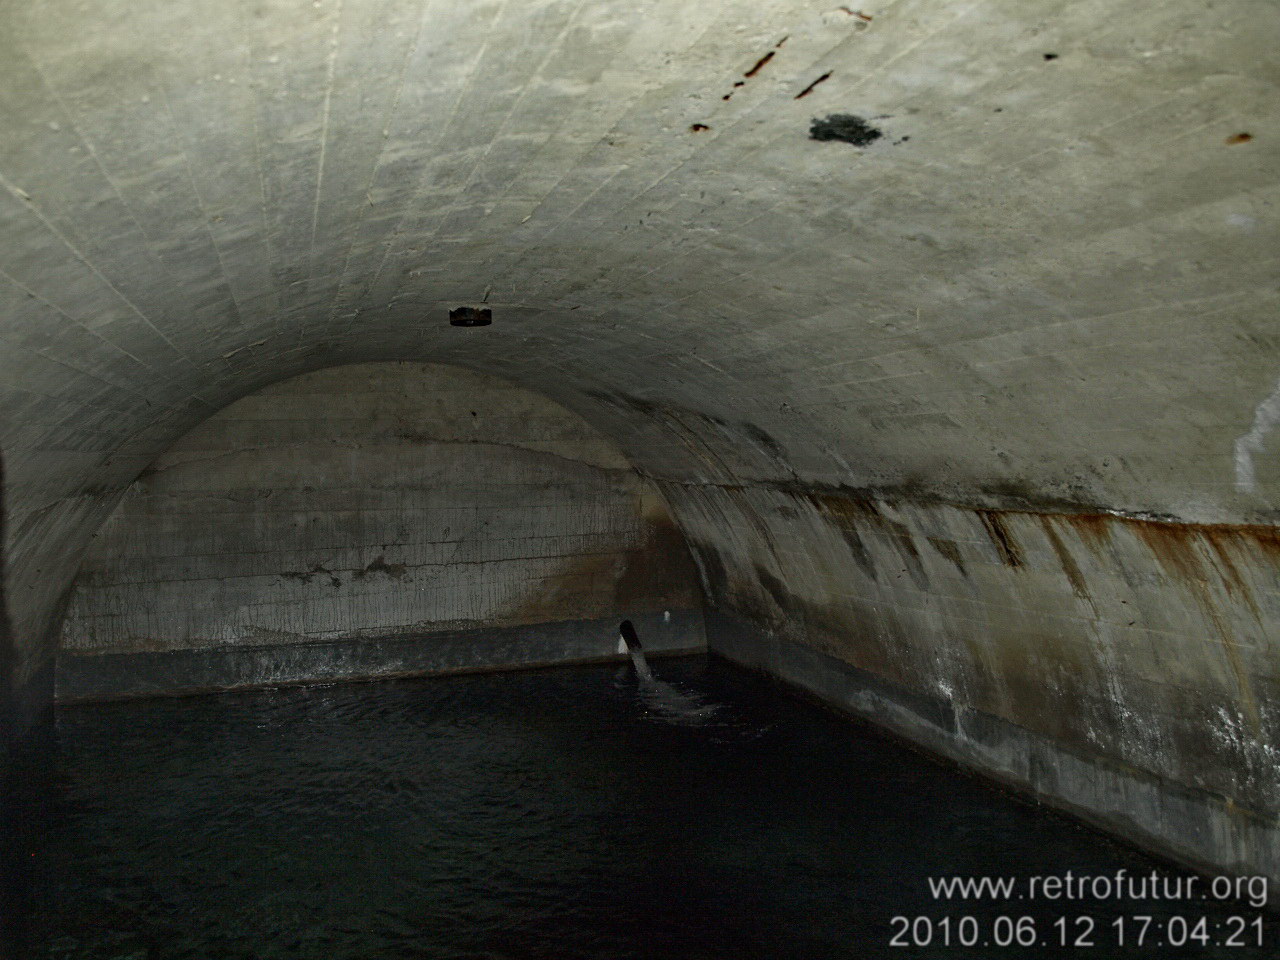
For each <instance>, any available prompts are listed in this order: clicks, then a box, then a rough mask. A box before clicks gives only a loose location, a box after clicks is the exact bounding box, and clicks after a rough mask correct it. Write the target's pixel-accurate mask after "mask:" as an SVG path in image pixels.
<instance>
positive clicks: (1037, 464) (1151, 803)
mask: <svg viewBox="0 0 1280 960" xmlns="http://www.w3.org/2000/svg"><path fill="white" fill-rule="evenodd" d="M304 6H305V5H304ZM10 7H11V8H10V9H7V10H6V11H5V12H4V14H3V27H4V29H0V80H3V82H2V83H0V129H2V130H3V132H4V134H5V136H3V137H0V236H3V237H4V241H3V244H2V245H0V340H2V342H3V349H2V350H0V390H2V391H3V394H2V396H0V400H2V406H0V410H2V411H3V420H2V422H0V431H2V432H0V447H2V448H3V450H4V453H5V457H6V468H7V483H8V488H7V490H6V497H7V503H8V509H9V518H10V520H9V524H8V528H7V541H8V542H7V546H6V555H7V560H8V562H7V566H6V569H7V576H8V598H9V606H10V614H11V618H12V620H13V623H14V628H15V631H16V638H17V647H18V649H19V650H20V651H21V658H20V659H21V663H20V665H19V667H18V673H19V676H20V678H21V680H22V682H24V683H27V684H32V683H36V682H37V677H38V676H39V675H40V674H41V673H42V671H44V670H45V669H46V668H47V665H48V662H49V656H50V653H51V651H52V649H53V646H52V627H53V624H55V623H56V622H57V620H58V609H59V603H60V602H61V600H62V599H63V598H64V597H65V594H66V589H67V586H68V585H69V584H70V582H71V578H72V576H73V574H74V571H75V568H76V564H77V563H78V560H77V557H78V556H79V554H80V551H81V550H82V549H83V546H84V544H85V543H86V542H87V540H88V538H89V536H90V535H91V532H92V531H93V530H94V529H96V528H97V527H98V526H99V525H100V524H101V522H102V521H103V520H104V519H105V518H106V516H107V515H109V513H110V512H111V510H112V509H114V506H115V503H116V502H117V501H118V498H119V496H120V495H121V494H122V492H123V490H124V489H125V488H126V487H127V486H128V484H129V483H130V482H131V481H132V479H133V477H135V476H136V475H137V474H138V473H139V472H140V471H141V470H142V468H143V467H144V466H145V464H146V463H148V462H150V461H151V460H152V459H154V457H155V456H156V455H157V454H158V453H159V452H160V451H162V450H163V449H165V448H167V446H168V445H169V444H170V443H171V442H172V441H173V440H174V439H175V438H176V437H177V436H180V435H181V434H182V433H184V432H185V431H186V430H188V429H190V427H192V426H193V425H194V424H196V423H197V422H199V421H200V420H202V419H204V418H205V417H206V416H208V414H210V413H211V412H213V411H214V410H216V409H219V408H221V407H222V406H224V405H225V404H227V403H229V402H231V401H233V400H234V399H236V398H238V397H241V396H244V395H245V394H247V393H250V392H252V391H253V390H255V389H257V388H259V387H261V386H263V385H265V384H267V383H270V382H274V381H277V380H280V379H282V378H285V377H289V376H293V375H297V374H300V373H305V372H307V371H309V370H315V369H319V368H322V367H327V366H332V365H335V364H341V363H358V362H370V361H380V360H411V361H431V362H443V363H453V364H459V365H462V366H467V367H470V368H473V369H477V370H481V371H485V372H488V373H492V374H494V375H498V376H502V377H505V378H507V379H510V380H512V381H513V382H516V383H519V384H521V385H523V386H525V387H528V388H529V389H532V390H536V391H538V392H541V393H543V394H545V395H547V396H549V397H551V398H552V399H554V400H556V401H558V402H560V403H563V404H564V405H565V406H566V407H568V408H570V409H573V410H575V411H576V412H578V413H580V414H581V415H582V416H584V417H585V418H586V419H588V420H589V421H590V422H592V423H594V424H595V425H596V426H597V427H598V428H600V429H601V430H602V431H603V432H605V433H606V434H607V435H609V436H611V437H614V438H615V439H616V440H617V441H618V443H619V445H620V446H621V447H622V448H623V450H624V452H625V453H626V455H627V456H628V458H629V459H630V460H631V461H632V462H633V463H635V464H636V465H637V467H638V468H639V469H640V470H641V471H642V472H644V473H645V474H646V476H649V477H651V478H652V479H653V480H654V482H655V483H657V484H659V485H660V487H661V488H662V489H663V490H664V492H665V493H666V495H667V498H668V500H669V502H670V503H671V505H672V509H673V511H674V512H675V514H676V515H677V518H678V519H679V520H680V522H681V523H682V525H683V526H684V529H685V530H686V531H687V533H688V535H689V536H690V538H691V539H692V540H693V541H694V542H695V546H696V548H697V550H698V556H699V558H700V563H701V569H702V576H703V578H704V581H705V583H706V585H707V587H708V589H709V591H710V594H711V597H712V599H713V601H714V602H715V603H716V604H717V605H718V609H719V610H720V611H721V612H722V614H723V615H724V617H725V622H724V623H723V624H722V627H723V630H722V639H721V640H720V641H718V643H719V646H720V648H721V649H722V650H723V651H725V652H728V653H731V654H732V655H734V656H737V657H738V658H739V659H744V660H747V661H750V662H754V663H757V664H761V665H765V666H768V667H769V668H770V669H774V670H776V671H778V672H782V673H785V674H786V675H788V676H790V677H791V678H792V679H794V680H797V681H799V682H802V683H805V684H806V685H807V686H809V687H811V688H813V689H816V690H819V691H821V692H823V693H824V694H825V695H828V696H830V697H831V698H833V699H836V700H839V701H840V702H842V703H844V704H845V705H847V706H850V707H853V708H855V709H860V710H862V711H863V712H865V713H867V714H868V715H871V716H874V717H875V718H877V719H879V720H880V721H882V722H885V723H889V724H891V725H894V726H895V727H896V728H898V729H900V730H901V731H903V732H904V733H907V734H908V735H911V736H914V737H916V738H917V739H918V740H921V741H923V742H926V743H928V744H930V745H931V746H932V747H934V748H935V749H939V750H942V751H944V752H948V753H950V754H951V755H953V756H956V757H957V758H959V759H962V760H964V761H965V762H968V763H970V764H973V765H975V766H978V767H980V768H982V769H985V770H987V771H988V772H990V773H992V774H993V775H997V776H1001V777H1004V778H1006V779H1007V780H1009V781H1010V782H1012V783H1016V784H1018V785H1019V786H1021V787H1023V788H1026V789H1030V790H1032V791H1035V792H1036V793H1037V794H1038V795H1040V796H1043V797H1045V798H1046V799H1051V800H1053V801H1054V802H1057V803H1060V804H1062V805H1065V806H1068V807H1070V808H1071V809H1074V810H1076V811H1077V812H1081V813H1083V814H1084V815H1087V816H1089V817H1092V818H1093V819H1095V820H1098V821H1100V822H1104V823H1106V824H1109V825H1111V826H1113V827H1116V828H1120V829H1125V830H1128V829H1130V825H1131V823H1133V822H1138V823H1140V824H1143V826H1142V827H1141V832H1142V835H1143V836H1144V837H1145V839H1146V840H1147V842H1149V843H1151V844H1152V845H1154V846H1159V847H1160V848H1161V849H1164V850H1166V851H1169V852H1172V853H1174V854H1175V855H1177V856H1179V857H1182V858H1183V859H1186V860H1191V861H1195V862H1197V863H1203V864H1209V865H1213V866H1216V867H1221V868H1227V867H1231V868H1242V869H1256V870H1258V871H1260V872H1266V873H1268V874H1269V875H1271V876H1273V877H1274V876H1277V875H1278V874H1280V869H1278V868H1277V866H1276V864H1277V863H1278V862H1280V856H1278V854H1277V850H1278V849H1280V847H1278V846H1277V844H1278V841H1277V832H1276V816H1277V810H1276V808H1275V805H1274V803H1275V801H1274V798H1275V797H1276V796H1280V790H1276V789H1275V788H1276V786H1277V784H1276V783H1275V780H1274V777H1275V771H1276V769H1277V764H1276V749H1277V743H1280V736H1278V734H1277V724H1278V723H1280V720H1277V716H1276V713H1275V711H1274V708H1273V706H1272V704H1273V703H1274V702H1275V695H1276V692H1277V691H1276V683H1277V680H1276V678H1277V675H1278V673H1277V670H1276V663H1277V647H1276V639H1275V627H1274V624H1275V602H1274V598H1275V594H1276V562H1275V561H1276V556H1275V552H1274V542H1275V541H1274V539H1273V533H1272V531H1273V524H1274V521H1275V518H1276V516H1277V508H1278V507H1280V503H1278V502H1277V491H1278V490H1280V487H1278V486H1277V479H1278V478H1280V473H1278V472H1277V471H1278V470H1280V459H1277V457H1276V456H1275V446H1274V444H1275V435H1274V432H1273V431H1272V430H1271V424H1272V421H1273V420H1274V419H1275V418H1274V416H1273V413H1274V411H1272V410H1271V407H1272V406H1273V405H1274V404H1273V403H1272V400H1271V399H1270V398H1271V397H1272V394H1273V391H1274V383H1275V378H1276V373H1277V370H1280V344H1278V343H1277V340H1276V337H1275V334H1274V330H1273V329H1272V328H1273V326H1274V324H1273V317H1274V313H1275V308H1276V305H1277V293H1276V289H1275V283H1274V272H1275V254H1274V251H1275V249H1276V246H1277V240H1278V239H1280V236H1278V231H1277V223H1276V218H1275V214H1274V204H1275V201H1276V198H1277V191H1278V189H1280V184H1278V183H1277V175H1276V171H1277V170H1278V169H1280V164H1278V163H1277V154H1276V151H1277V144H1280V131H1278V130H1277V129H1276V115H1275V111H1274V109H1272V107H1271V104H1272V103H1274V100H1275V94H1276V89H1275V87H1276V79H1275V76H1274V72H1273V71H1271V70H1270V69H1269V66H1268V64H1269V63H1270V61H1271V52H1272V50H1273V48H1274V45H1275V38H1276V37H1277V35H1280V19H1278V18H1280V9H1277V8H1275V7H1273V6H1271V5H1260V4H1256V3H1248V2H1245V0H1230V2H1227V3H1224V4H1219V5H1217V6H1215V7H1214V8H1213V9H1212V11H1206V10H1205V9H1204V8H1203V6H1202V5H1197V4H1192V3H1190V2H1182V0H1178V2H1154V0H1152V2H1146V0H1143V2H1134V3H1125V4H1115V3H1108V2H1105V0H1086V2H1083V3H1080V4H1075V5H1072V6H1070V7H1063V5H1062V4H1060V3H1050V2H1048V0H1044V2H1041V0H1032V2H1027V0H1018V2H1005V0H975V2H965V3H960V2H955V3H936V2H915V0H895V2H886V3H885V4H883V5H882V6H879V7H877V8H875V9H870V8H868V9H866V10H853V9H852V8H850V9H848V10H845V9H842V8H840V7H837V6H835V5H832V6H831V7H829V8H827V7H822V6H808V5H805V4H801V3H799V2H796V0H773V2H767V3H763V4H762V3H758V2H752V3H747V2H745V0H743V2H738V0H723V2H715V3H696V4H690V3H686V2H681V0H656V2H655V3H652V4H649V5H644V6H637V5H635V4H627V3H622V2H615V0H604V2H592V3H578V2H574V0H546V2H539V3H537V4H534V5H533V6H530V5H528V4H519V5H517V4H503V3H496V2H495V3H488V2H486V3H455V2H452V0H344V2H343V3H341V4H339V3H337V2H332V0H321V2H320V3H319V4H318V5H311V6H305V9H303V10H299V9H298V8H297V7H296V5H294V4H291V3H278V2H274V0H268V2H259V0H254V2H248V0H246V2H244V3H225V2H216V3H215V2H212V0H189V2H183V3H165V2H159V0H157V2H153V3H151V2H144V3H138V2H130V3H123V2H121V3H115V2H111V3H105V4H99V5H97V6H96V7H95V8H94V12H93V13H92V15H86V14H85V12H84V11H83V10H82V9H81V7H80V6H79V5H77V4H75V3H72V2H70V0H65V2H64V0H52V2H48V3H42V4H38V5H31V4H28V5H10ZM859 14H861V15H859ZM819 81H820V82H819ZM815 83H816V85H815ZM832 116H835V117H841V116H845V117H850V116H852V117H857V118H859V119H858V120H857V121H856V123H855V122H853V121H848V120H846V121H840V122H837V123H835V128H839V129H845V130H858V131H862V132H861V133H859V134H858V135H857V136H852V137H850V138H847V139H846V140H839V139H837V140H829V139H814V138H813V137H811V135H810V130H811V129H812V127H813V125H814V123H815V121H817V122H818V124H819V130H822V129H832V123H831V122H830V121H828V118H830V117H832ZM824 124H825V125H824ZM873 130H874V131H876V132H877V133H878V135H875V136H873V135H872V133H871V131H873ZM850 139H851V140H852V141H853V142H849V141H850ZM481 303H485V304H487V305H488V306H490V307H491V308H492V309H493V311H494V318H495V319H494V323H493V325H492V326H491V327H485V328H476V329H467V330H463V329H457V328H452V327H450V326H448V324H447V320H446V316H447V311H448V310H449V309H450V308H453V307H456V306H460V305H470V306H477V305H480V304H481ZM1246 481H1247V482H1246Z"/></svg>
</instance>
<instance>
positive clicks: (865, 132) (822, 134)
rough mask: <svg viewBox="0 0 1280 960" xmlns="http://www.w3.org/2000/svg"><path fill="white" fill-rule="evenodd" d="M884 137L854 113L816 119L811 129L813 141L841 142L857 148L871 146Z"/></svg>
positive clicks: (810, 136) (835, 114) (810, 133)
mask: <svg viewBox="0 0 1280 960" xmlns="http://www.w3.org/2000/svg"><path fill="white" fill-rule="evenodd" d="M882 136H884V134H883V133H882V132H881V131H880V130H879V129H877V128H876V127H873V126H871V124H869V123H867V121H866V120H864V119H863V118H862V117H859V116H855V115H854V114H852V113H833V114H831V115H830V116H827V117H823V118H822V119H818V118H817V117H814V118H813V121H812V123H811V125H810V127H809V139H811V140H839V141H841V142H842V143H851V144H853V145H854V146H855V147H866V146H870V145H871V144H872V143H875V141H877V140H879V139H880V138H881V137H882Z"/></svg>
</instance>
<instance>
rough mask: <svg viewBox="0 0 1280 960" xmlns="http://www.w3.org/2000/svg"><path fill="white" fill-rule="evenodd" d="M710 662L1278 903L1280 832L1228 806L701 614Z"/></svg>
mask: <svg viewBox="0 0 1280 960" xmlns="http://www.w3.org/2000/svg"><path fill="white" fill-rule="evenodd" d="M706 619H707V627H706V629H707V645H708V648H709V649H710V651H711V652H712V653H715V654H718V655H720V656H722V657H724V658H726V659H727V660H730V661H733V662H734V663H737V664H739V665H741V666H745V667H748V668H751V669H755V670H759V671H762V672H764V673H767V674H770V675H772V676H775V677H778V678H779V679H781V680H784V681H786V682H787V683H790V684H793V685H795V686H797V687H800V688H802V689H803V690H805V691H807V692H809V693H811V694H813V695H815V696H816V697H818V698H819V699H820V700H822V701H824V702H825V703H827V704H830V705H831V706H834V707H836V708H838V709H840V710H843V711H847V712H849V713H852V714H855V715H857V716H859V717H861V718H863V719H866V720H868V721H870V722H871V723H873V724H875V725H877V726H879V727H882V728H884V729H886V730H888V731H890V732H891V733H893V734H895V735H897V736H900V737H902V738H903V739H905V740H908V741H910V742H911V743H914V744H916V745H918V746H921V747H924V748H925V749H926V750H928V751H929V752H931V753H935V754H938V755H940V756H941V757H943V758H945V759H947V760H950V761H952V762H955V763H957V764H959V765H961V766H963V767H964V768H966V769H969V770H972V771H974V772H975V773H978V774H979V775H981V776H984V777H986V778H989V779H992V780H994V781H996V782H997V783H999V784H1001V785H1003V786H1006V787H1010V788H1012V789H1013V790H1015V791H1016V792H1018V793H1022V794H1027V795H1030V796H1031V797H1034V798H1035V799H1036V800H1039V801H1040V802H1042V803H1044V804H1046V805H1048V806H1051V807H1053V808H1055V809H1057V810H1060V811H1063V812H1065V813H1068V814H1071V815H1072V816H1074V817H1076V818H1078V819H1080V820H1083V821H1084V822H1086V823H1088V824H1089V825H1091V826H1094V827H1096V828H1099V829H1101V830H1103V831H1105V832H1107V833H1110V834H1114V835H1117V836H1119V837H1120V838H1121V839H1123V840H1125V841H1128V842H1130V843H1132V844H1135V845H1137V846H1139V847H1141V848H1143V849H1145V850H1147V851H1149V852H1151V853H1153V854H1155V855H1157V856H1160V857H1163V858H1167V859H1170V860H1173V861H1176V862H1178V863H1181V864H1184V865H1186V866H1188V867H1190V868H1192V869H1193V870H1197V871H1199V872H1202V873H1205V874H1210V875H1216V874H1234V875H1239V876H1258V875H1262V876H1266V877H1268V878H1269V880H1270V887H1271V902H1272V903H1273V904H1274V903H1275V902H1276V900H1277V897H1278V896H1280V824H1277V823H1276V822H1275V821H1274V820H1269V819H1266V818H1265V817H1262V816H1260V815H1257V814H1254V813H1252V812H1250V811H1248V810H1244V809H1242V808H1241V807H1239V806H1236V805H1235V804H1233V803H1232V802H1231V801H1230V800H1229V799H1228V798H1225V797H1220V796H1216V795H1213V794H1210V793H1207V792H1203V791H1195V790H1192V789H1190V788H1188V787H1186V786H1185V785H1183V784H1179V783H1174V782H1172V781H1169V780H1166V779H1164V778H1161V777H1159V776H1157V775H1155V774H1152V773H1149V772H1147V771H1143V770H1138V769H1134V768H1131V767H1127V766H1123V765H1121V764H1117V763H1114V762H1111V761H1108V760H1107V759H1106V758H1105V757H1097V756H1085V755H1082V754H1080V753H1078V752H1076V751H1072V750H1068V749H1065V748H1063V747H1062V746H1061V745H1059V744H1057V743H1055V742H1053V741H1052V740H1050V739H1049V738H1047V737H1045V736H1043V735H1041V734H1038V733H1035V732H1033V731H1030V730H1027V729H1025V728H1023V727H1020V726H1018V725H1016V724H1013V723H1010V722H1009V721H1007V720H1003V719H1001V718H1000V717H996V716H994V715H992V714H989V713H983V712H980V711H976V710H970V709H967V708H964V707H962V706H956V705H954V704H953V703H952V702H951V701H949V700H947V699H945V698H942V697H935V696H931V695H926V694H921V693H919V692H915V691H910V690H906V689H904V688H902V687H899V686H898V685H896V684H893V683H890V682H889V681H886V680H884V679H883V678H881V677H878V676H876V675H874V674H871V673H868V672H867V671H865V670H861V669H859V668H858V667H854V666H852V665H850V664H848V663H845V662H844V661H841V660H837V659H836V658H835V657H832V656H830V655H828V654H825V653H822V652H821V651H818V650H814V649H812V648H810V647H806V646H804V645H802V644H799V643H796V642H794V641H790V640H785V639H782V638H779V637H777V636H774V635H772V634H770V633H768V632H766V631H764V630H761V629H760V628H758V627H756V626H754V625H753V624H750V623H748V622H747V621H745V620H742V619H741V618H738V617H735V616H733V615H729V614H726V613H724V612H720V611H714V610H708V611H707V614H706Z"/></svg>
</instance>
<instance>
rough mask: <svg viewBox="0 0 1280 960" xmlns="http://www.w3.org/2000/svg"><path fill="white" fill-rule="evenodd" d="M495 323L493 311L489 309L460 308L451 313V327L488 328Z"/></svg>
mask: <svg viewBox="0 0 1280 960" xmlns="http://www.w3.org/2000/svg"><path fill="white" fill-rule="evenodd" d="M491 323H493V310H491V309H490V308H489V307H458V308H457V309H455V310H450V311H449V326H451V327H487V326H489V324H491Z"/></svg>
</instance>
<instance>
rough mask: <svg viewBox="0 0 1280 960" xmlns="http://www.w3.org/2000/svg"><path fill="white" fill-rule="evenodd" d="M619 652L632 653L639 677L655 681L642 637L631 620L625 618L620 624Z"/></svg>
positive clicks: (633, 663)
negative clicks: (642, 644) (645, 656)
mask: <svg viewBox="0 0 1280 960" xmlns="http://www.w3.org/2000/svg"><path fill="white" fill-rule="evenodd" d="M618 652H619V653H627V654H630V655H631V664H632V666H634V667H635V668H636V676H637V677H639V678H640V679H641V680H647V681H649V682H652V681H653V672H652V671H651V670H650V669H649V661H647V660H645V658H644V649H643V648H642V647H641V646H640V637H639V636H638V635H637V634H636V628H635V625H634V624H633V623H632V622H631V621H630V620H623V621H622V623H620V624H618Z"/></svg>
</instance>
